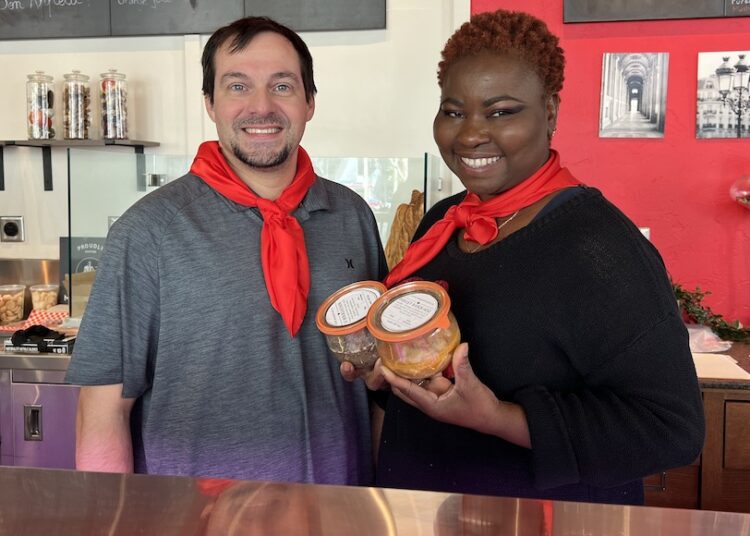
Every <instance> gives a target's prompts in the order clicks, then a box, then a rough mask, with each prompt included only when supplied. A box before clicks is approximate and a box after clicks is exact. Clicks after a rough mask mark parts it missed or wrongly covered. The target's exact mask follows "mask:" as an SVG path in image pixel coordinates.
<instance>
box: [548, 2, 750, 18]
mask: <svg viewBox="0 0 750 536" xmlns="http://www.w3.org/2000/svg"><path fill="white" fill-rule="evenodd" d="M747 3H748V0H608V1H606V2H605V1H602V0H564V2H563V20H564V21H565V22H599V21H624V20H651V19H695V18H712V17H738V16H747V15H750V10H748V9H747V6H746V4H747Z"/></svg>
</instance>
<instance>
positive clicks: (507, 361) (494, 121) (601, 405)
mask: <svg viewBox="0 0 750 536" xmlns="http://www.w3.org/2000/svg"><path fill="white" fill-rule="evenodd" d="M442 57H443V60H442V61H441V63H440V65H439V74H438V80H439V84H440V87H441V90H442V97H441V102H440V109H439V110H438V112H437V115H436V117H435V121H434V136H435V141H436V142H437V144H438V146H439V148H440V153H441V155H442V157H443V159H444V160H445V162H446V164H447V165H448V166H449V167H450V168H451V170H452V171H453V172H454V173H455V174H456V175H457V176H458V178H459V179H460V180H461V182H462V183H463V185H464V186H465V187H466V189H467V191H468V192H462V193H460V194H458V195H454V196H453V197H450V198H448V199H446V200H444V201H442V202H440V203H438V204H437V205H436V206H435V207H433V208H432V209H431V210H430V211H429V212H428V213H427V215H426V216H425V218H424V220H423V221H422V223H421V224H420V227H419V229H418V230H417V232H416V235H415V241H414V242H413V243H412V245H411V246H410V247H409V250H408V251H407V254H406V256H405V258H404V260H403V261H402V262H401V263H400V264H399V265H398V266H396V267H395V268H394V269H393V271H392V272H391V274H390V275H389V276H388V279H387V281H386V283H387V284H388V285H394V284H397V283H398V282H400V281H402V280H404V279H405V278H412V277H418V278H421V279H426V280H432V281H441V282H444V283H445V285H446V287H447V289H448V292H449V294H450V297H451V300H452V310H453V312H454V314H455V316H456V318H457V320H458V324H459V326H460V328H461V333H462V339H463V340H464V341H466V342H468V345H467V344H462V345H460V346H459V348H458V349H457V350H456V352H455V353H454V356H453V362H452V365H453V370H454V373H455V378H454V379H453V381H451V380H449V379H448V378H446V377H443V376H437V377H434V378H431V379H430V381H429V382H427V383H426V384H422V385H419V384H416V383H414V382H411V381H409V380H406V379H404V378H400V377H398V376H396V375H395V374H393V372H391V371H389V370H388V369H386V368H384V367H380V366H379V365H378V366H377V368H376V369H375V371H374V372H373V373H371V374H370V375H369V376H368V378H367V381H368V385H369V386H370V387H371V388H373V387H377V386H378V385H379V383H381V382H382V379H383V378H384V379H385V380H386V381H387V382H388V384H390V387H391V394H390V395H389V397H388V401H387V405H386V414H385V421H384V424H383V430H382V438H381V442H380V451H379V459H378V470H377V485H379V486H383V487H399V488H417V489H430V490H442V491H451V492H464V493H477V494H490V495H509V496H517V497H544V498H552V499H562V500H580V501H588V502H613V503H621V504H639V503H642V502H643V486H642V482H641V478H642V477H643V476H645V475H648V474H651V473H655V472H658V471H661V470H664V469H667V468H669V467H674V466H679V465H684V464H688V463H690V462H692V461H693V460H694V459H695V458H696V457H697V456H698V454H699V452H700V450H701V448H702V445H703V432H704V422H703V410H702V404H701V397H700V392H699V388H698V383H697V379H696V376H695V368H694V366H693V363H692V359H691V355H690V351H689V348H688V338H687V333H686V330H685V327H684V326H683V323H682V321H681V318H680V314H679V312H678V309H677V306H676V302H675V299H674V295H673V293H672V290H671V285H670V282H669V280H668V277H667V274H666V272H665V268H664V265H663V262H662V260H661V258H660V256H659V254H658V252H657V251H656V249H655V248H654V247H652V245H651V244H650V243H649V242H648V241H647V240H646V239H645V238H644V237H643V236H642V235H641V233H640V232H639V231H638V229H637V228H636V226H635V225H633V223H632V222H630V221H629V220H628V219H627V218H626V217H625V216H624V215H623V214H622V213H621V212H620V211H619V210H617V208H615V207H614V206H613V205H612V204H610V203H609V202H608V201H607V200H606V199H604V198H603V197H602V194H601V193H600V192H599V191H598V190H596V189H594V188H588V187H585V186H583V185H581V184H580V183H578V181H576V180H575V179H574V178H573V176H572V175H571V174H570V172H568V171H567V170H566V169H565V168H561V167H560V164H559V157H558V155H557V153H556V152H555V151H554V150H551V149H550V140H551V139H552V136H553V134H554V132H555V125H556V121H557V112H558V105H559V102H560V98H559V96H558V94H559V92H560V90H561V89H562V81H563V68H564V56H563V51H562V50H561V49H560V48H559V46H558V39H557V37H555V36H554V35H552V34H551V33H550V32H549V31H548V29H547V27H546V25H545V24H544V23H543V22H542V21H540V20H538V19H536V18H534V17H532V16H530V15H527V14H523V13H511V12H507V11H497V12H494V13H482V14H479V15H475V16H474V17H472V19H471V22H468V23H466V24H464V25H463V26H462V27H461V28H460V29H459V30H458V31H457V32H456V33H455V34H454V35H453V36H452V37H451V39H450V40H449V41H448V42H447V44H446V46H445V49H444V50H443V52H442ZM342 372H343V373H344V375H345V376H349V377H350V376H351V374H350V373H351V371H350V370H349V369H347V368H346V367H345V368H343V369H342ZM380 374H382V376H380Z"/></svg>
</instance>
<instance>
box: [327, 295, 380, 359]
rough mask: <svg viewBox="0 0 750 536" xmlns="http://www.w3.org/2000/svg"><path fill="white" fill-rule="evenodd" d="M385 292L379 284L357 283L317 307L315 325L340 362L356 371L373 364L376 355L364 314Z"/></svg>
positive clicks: (373, 340) (331, 296) (373, 341)
mask: <svg viewBox="0 0 750 536" xmlns="http://www.w3.org/2000/svg"><path fill="white" fill-rule="evenodd" d="M384 292H385V285H383V284H382V283H379V282H377V281H359V282H357V283H352V284H351V285H347V286H345V287H344V288H341V289H339V290H337V291H336V292H334V293H333V294H331V295H330V296H329V297H328V298H326V300H325V301H324V302H323V303H322V304H321V305H320V307H319V308H318V312H317V314H316V315H315V322H316V324H317V325H318V329H319V330H320V331H321V332H322V333H323V334H324V335H325V336H326V342H327V343H328V348H329V350H331V352H332V353H333V355H334V356H335V357H336V359H338V360H339V361H340V362H342V363H343V362H344V361H348V362H350V363H351V364H352V365H354V367H355V368H358V369H369V368H372V367H373V365H375V361H377V359H378V352H377V348H376V346H375V339H373V338H372V335H370V332H369V331H368V330H367V312H368V311H369V310H370V306H371V305H372V304H373V303H374V302H375V300H377V299H378V298H379V297H380V295H381V294H383V293H384Z"/></svg>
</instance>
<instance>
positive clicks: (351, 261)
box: [344, 259, 354, 270]
mask: <svg viewBox="0 0 750 536" xmlns="http://www.w3.org/2000/svg"><path fill="white" fill-rule="evenodd" d="M344 260H345V261H346V267H347V268H349V269H350V270H354V259H344Z"/></svg>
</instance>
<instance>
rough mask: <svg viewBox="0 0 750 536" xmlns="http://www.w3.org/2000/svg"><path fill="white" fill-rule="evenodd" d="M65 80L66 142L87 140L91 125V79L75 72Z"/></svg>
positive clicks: (64, 121) (64, 117) (64, 129)
mask: <svg viewBox="0 0 750 536" xmlns="http://www.w3.org/2000/svg"><path fill="white" fill-rule="evenodd" d="M63 78H65V82H64V83H63V137H64V138H65V139H66V140H87V139H89V126H90V125H91V88H90V87H89V77H88V76H86V75H85V74H81V71H73V72H71V73H68V74H65V75H63Z"/></svg>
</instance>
